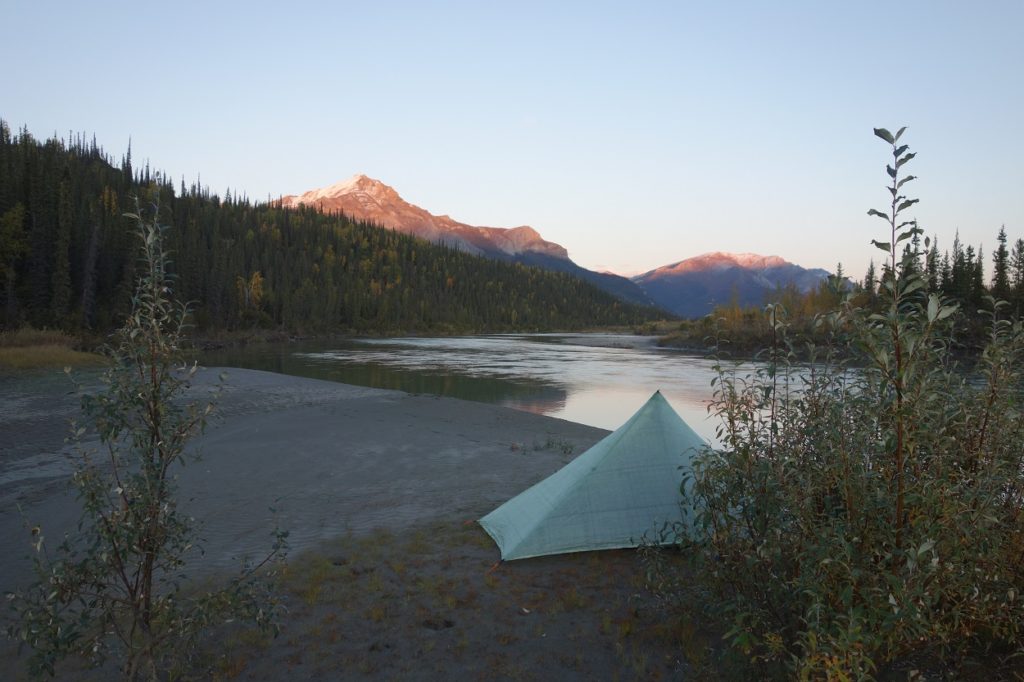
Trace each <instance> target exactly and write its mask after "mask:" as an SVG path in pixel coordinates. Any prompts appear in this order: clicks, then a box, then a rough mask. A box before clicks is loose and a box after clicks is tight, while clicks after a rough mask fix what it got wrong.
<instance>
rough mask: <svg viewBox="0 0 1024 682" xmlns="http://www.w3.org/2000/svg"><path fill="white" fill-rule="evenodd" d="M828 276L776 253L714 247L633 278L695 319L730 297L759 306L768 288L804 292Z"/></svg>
mask: <svg viewBox="0 0 1024 682" xmlns="http://www.w3.org/2000/svg"><path fill="white" fill-rule="evenodd" d="M826 277H828V273H827V272H825V271H824V270H818V269H814V270H807V269H805V268H802V267H800V266H799V265H796V264H794V263H790V262H789V261H787V260H784V259H782V258H780V257H779V256H762V255H760V254H757V253H728V252H724V251H713V252H711V253H703V254H701V255H699V256H694V257H693V258H687V259H686V260H681V261H678V262H676V263H672V264H671V265H665V266H662V267H660V268H657V269H655V270H651V271H650V272H646V273H644V274H642V275H639V276H638V277H634V278H633V281H634V282H636V283H637V284H639V285H640V286H641V287H642V288H643V289H644V290H645V291H647V293H648V294H649V295H650V296H651V298H653V299H654V301H655V302H656V303H657V304H658V305H660V306H662V307H663V308H666V309H668V310H671V311H672V312H675V313H677V314H679V315H682V316H683V317H699V316H701V315H706V314H707V313H709V312H711V309H712V308H713V307H714V306H715V305H718V304H721V303H726V302H727V301H730V300H735V301H737V302H738V303H739V304H740V305H759V304H761V303H763V302H764V300H765V297H766V296H767V295H768V294H769V293H771V292H772V291H774V290H776V289H778V288H780V287H785V286H794V287H796V288H797V289H798V290H800V291H809V290H810V289H812V288H814V287H815V286H818V284H819V283H820V282H821V281H822V280H823V279H825V278H826Z"/></svg>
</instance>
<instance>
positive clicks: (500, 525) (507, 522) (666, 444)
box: [480, 392, 704, 560]
mask: <svg viewBox="0 0 1024 682" xmlns="http://www.w3.org/2000/svg"><path fill="white" fill-rule="evenodd" d="M703 445H704V441H703V440H702V439H701V437H700V436H698V435H697V434H696V433H694V432H693V429H691V428H690V427H689V426H687V425H686V422H684V421H683V420H682V418H681V417H680V416H679V415H678V414H676V411H675V410H673V409H672V406H671V405H669V404H668V401H667V400H665V398H663V397H662V395H661V393H660V392H657V393H655V394H654V395H653V396H651V398H650V400H648V401H647V403H646V404H645V405H644V406H643V407H641V408H640V410H639V411H638V412H637V413H636V414H634V415H633V416H632V417H630V419H629V421H627V422H626V423H625V424H623V425H622V426H621V427H619V429H618V430H617V431H615V432H614V433H612V434H610V435H609V436H607V437H605V438H604V439H603V440H601V441H600V442H598V443H597V444H596V445H594V446H593V447H592V448H590V449H589V450H587V451H586V452H584V453H583V454H581V455H580V456H579V457H577V458H576V459H574V460H573V461H571V462H569V463H568V464H567V465H565V466H564V467H562V468H561V469H559V470H558V471H556V472H555V473H554V474H552V475H551V476H549V477H547V478H546V479H544V480H543V481H541V482H540V483H538V484H536V485H535V486H533V487H532V488H529V489H528V490H526V491H524V492H522V493H520V494H519V495H517V496H516V497H513V498H512V499H511V500H509V501H508V502H506V503H505V504H503V505H501V506H500V507H498V508H497V509H495V510H494V511H492V512H491V513H490V514H488V515H487V516H485V517H483V518H482V519H480V525H481V526H483V527H484V530H486V531H487V532H488V533H489V534H490V536H491V537H492V538H494V541H495V542H496V543H498V547H499V548H500V549H501V558H502V559H506V560H508V559H525V558H527V557H534V556H543V555H545V554H563V553H567V552H584V551H588V550H594V549H614V548H618V547H636V546H637V545H638V544H639V543H640V541H641V539H643V537H644V536H645V535H647V536H648V537H649V538H650V537H651V536H652V534H654V533H656V532H657V531H658V530H659V529H660V528H661V527H662V525H663V524H665V523H675V522H679V521H682V519H683V516H682V510H681V507H680V502H682V496H681V494H680V492H679V487H680V484H681V483H682V480H683V472H682V471H681V470H680V467H683V466H686V465H688V464H689V462H690V458H691V457H692V456H693V454H694V453H695V452H696V451H697V450H699V449H700V448H701V447H702V446H703ZM652 539H653V538H652Z"/></svg>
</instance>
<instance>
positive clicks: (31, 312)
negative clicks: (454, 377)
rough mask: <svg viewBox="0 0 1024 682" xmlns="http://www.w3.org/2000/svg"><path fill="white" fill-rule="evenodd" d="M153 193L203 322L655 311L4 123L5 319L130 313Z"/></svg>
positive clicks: (424, 323) (47, 320)
mask: <svg viewBox="0 0 1024 682" xmlns="http://www.w3.org/2000/svg"><path fill="white" fill-rule="evenodd" d="M136 197H138V198H139V200H140V202H142V208H143V210H145V211H150V210H152V204H153V203H154V200H155V199H156V198H157V197H158V198H159V206H160V209H159V210H160V222H161V223H163V224H166V225H169V226H170V228H171V229H170V230H168V232H167V233H166V239H167V243H168V245H169V247H170V248H171V250H172V251H173V256H172V258H173V261H174V263H173V269H174V272H175V274H176V276H177V287H178V291H177V292H176V295H177V297H178V298H179V299H182V300H191V301H194V308H195V319H196V323H197V325H198V326H199V327H200V328H201V329H204V330H218V329H231V328H239V327H251V326H260V327H267V328H270V327H274V328H284V329H287V330H291V331H300V332H308V331H327V330H335V331H355V332H403V331H419V332H453V331H502V330H533V329H555V328H563V329H567V328H578V327H582V326H588V325H608V324H634V323H637V322H641V321H644V320H647V319H652V318H654V317H656V316H658V315H659V311H656V310H654V309H652V308H643V307H638V306H632V305H628V304H625V303H622V302H620V301H618V300H616V299H615V298H613V297H612V296H611V295H609V294H606V293H604V292H602V291H600V290H598V289H597V288H595V287H594V286H592V285H590V284H587V283H586V282H583V281H582V280H580V279H578V278H575V277H572V276H570V275H566V274H560V273H553V272H546V271H543V270H540V269H538V268H532V267H526V266H523V265H518V264H510V263H502V262H496V261H492V260H488V259H484V258H479V257H476V256H470V255H467V254H464V253H461V252H458V251H456V250H454V249H451V248H447V247H443V246H437V245H433V244H429V243H427V242H424V241H420V240H418V239H415V238H412V237H408V236H404V235H401V234H397V233H395V232H392V231H390V230H383V229H380V228H378V227H375V226H373V225H367V224H363V223H358V222H355V221H352V220H349V219H347V218H345V217H344V216H341V217H339V216H337V215H323V214H321V213H319V212H317V211H315V210H312V209H305V208H302V209H285V208H280V207H275V206H272V205H268V204H265V203H253V202H251V201H249V200H248V199H245V198H238V197H232V196H231V195H230V193H228V194H227V195H226V196H225V197H224V198H223V199H221V198H220V197H218V196H216V195H213V194H211V193H210V192H209V190H208V189H205V188H203V187H202V186H201V185H200V184H199V183H198V182H197V183H193V184H191V185H190V186H188V187H186V186H185V183H184V181H181V182H180V183H179V185H178V186H177V187H176V186H175V185H174V184H173V183H172V182H170V181H168V180H167V178H165V177H164V176H163V175H162V174H160V173H154V172H151V171H150V169H149V167H148V165H147V166H146V167H145V168H142V169H137V168H133V167H132V161H131V153H130V151H129V153H128V155H127V157H126V158H123V159H122V160H121V161H120V163H119V164H114V163H112V162H111V160H110V159H109V158H108V157H107V156H106V155H105V154H104V152H103V151H102V149H101V148H99V147H98V146H97V144H96V141H95V139H93V140H91V141H87V140H86V139H85V138H83V137H72V136H69V138H68V140H66V141H63V140H59V139H50V140H47V141H45V142H41V141H38V140H36V139H34V138H33V137H32V136H31V135H30V134H29V133H28V132H27V131H25V130H22V131H20V132H19V133H16V134H12V132H11V131H10V129H9V127H8V126H7V125H6V124H5V123H3V122H2V121H0V266H2V268H3V278H2V281H0V287H2V291H3V299H2V300H3V304H2V306H0V322H2V325H3V326H4V327H6V328H13V327H17V326H18V325H20V324H25V323H28V324H31V325H34V326H36V327H61V328H66V329H72V330H73V329H93V330H99V331H102V330H108V329H111V328H113V327H114V326H116V325H118V324H119V322H120V320H121V319H122V316H123V315H124V314H125V313H126V312H127V310H128V308H129V303H130V300H129V298H130V295H131V292H132V290H133V285H134V280H135V274H136V273H135V267H136V254H137V252H138V251H137V244H136V243H135V241H134V240H135V239H136V237H135V234H134V232H133V231H132V230H131V222H130V221H129V220H127V219H126V218H125V217H124V214H125V213H126V212H131V211H134V210H135V198H136Z"/></svg>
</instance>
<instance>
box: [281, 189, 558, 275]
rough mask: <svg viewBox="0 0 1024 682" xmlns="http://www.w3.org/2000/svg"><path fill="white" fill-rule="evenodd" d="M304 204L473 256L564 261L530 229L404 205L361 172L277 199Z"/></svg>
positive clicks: (549, 244) (404, 202)
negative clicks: (486, 223)
mask: <svg viewBox="0 0 1024 682" xmlns="http://www.w3.org/2000/svg"><path fill="white" fill-rule="evenodd" d="M300 204H306V205H308V206H316V207H318V208H322V209H323V210H324V211H328V212H330V211H337V212H341V213H344V214H345V215H347V216H349V217H352V218H355V219H356V220H365V221H369V222H373V223H376V224H377V225H382V226H384V227H388V228H391V229H393V230H398V231H399V232H405V233H407V234H411V235H414V236H416V237H420V238H421V239H427V240H429V241H434V242H444V243H446V244H449V245H451V246H455V247H456V248H458V249H461V250H463V251H467V252H469V253H472V254H476V255H485V256H486V255H489V256H499V255H500V256H502V257H508V256H517V255H519V254H527V253H532V254H539V255H543V256H549V257H552V258H557V259H561V260H568V259H569V253H568V252H567V251H566V250H565V249H564V248H563V247H562V246H560V245H558V244H555V243H552V242H549V241H546V240H545V239H543V238H542V237H541V236H540V234H538V233H537V231H536V230H534V229H533V228H532V227H528V226H522V227H516V228H511V229H508V228H502V227H476V226H473V225H467V224H465V223H460V222H458V221H456V220H454V219H452V218H451V217H449V216H447V215H434V214H432V213H430V212H429V211H427V210H425V209H422V208H420V207H419V206H416V205H414V204H410V203H409V202H407V201H405V200H404V199H402V197H400V196H399V195H398V192H396V191H395V190H394V189H393V188H392V187H389V186H388V185H386V184H384V183H383V182H381V181H380V180H376V179H374V178H371V177H369V176H367V175H364V174H362V173H356V174H355V175H353V176H351V177H350V178H347V179H345V180H342V181H340V182H336V183H334V184H333V185H328V186H327V187H321V188H319V189H313V190H310V191H308V192H304V193H302V194H300V195H294V194H291V195H288V196H285V197H282V198H281V205H282V206H291V207H294V206H298V205H300Z"/></svg>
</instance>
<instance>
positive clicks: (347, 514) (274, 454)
mask: <svg viewBox="0 0 1024 682" xmlns="http://www.w3.org/2000/svg"><path fill="white" fill-rule="evenodd" d="M221 372H223V373H225V375H226V381H225V383H224V385H223V389H222V393H221V397H220V400H219V405H218V409H217V412H216V417H215V419H214V420H212V421H211V423H210V424H209V425H208V428H207V430H206V433H205V434H204V435H203V436H202V437H200V438H198V439H197V440H196V442H195V448H196V450H197V452H198V453H199V455H200V458H199V460H198V461H194V462H190V463H189V464H188V465H187V466H185V467H184V468H182V469H180V470H179V479H178V483H179V485H180V495H179V499H180V500H181V506H182V509H183V510H186V511H187V512H188V513H189V514H190V515H192V516H193V517H194V518H195V519H196V520H197V521H198V523H199V526H200V529H201V536H202V538H203V539H204V541H205V542H204V546H205V550H206V556H205V557H204V558H203V560H202V568H203V570H221V569H228V568H231V567H233V566H235V565H237V564H238V562H239V561H240V560H242V559H243V558H244V557H246V556H255V555H257V554H259V553H260V552H262V551H265V549H266V548H267V547H268V546H269V544H270V533H271V532H272V530H273V528H274V526H275V524H278V525H280V527H282V528H286V529H288V531H289V533H290V536H289V542H290V544H291V546H292V549H293V551H295V550H301V549H304V548H307V547H311V546H313V545H315V544H316V543H317V542H319V541H322V540H325V539H330V538H334V537H338V536H340V535H344V534H359V533H362V532H366V531H370V530H372V529H375V528H388V529H390V530H392V531H400V530H401V529H403V528H407V527H410V526H412V525H417V524H423V523H425V522H429V521H436V520H440V519H458V520H473V519H476V518H477V517H478V516H479V515H481V514H482V513H486V512H487V511H489V510H490V509H491V508H493V507H494V506H497V505H498V504H501V503H502V502H503V501H504V500H506V499H507V498H509V497H511V496H512V495H515V494H516V493H517V492H519V491H521V490H522V489H524V488H525V487H528V486H529V485H532V484H533V483H534V482H536V481H537V480H540V479H541V478H543V477H544V476H547V475H548V474H550V473H551V472H553V471H555V470H556V469H557V468H559V467H560V466H562V465H563V464H564V463H565V462H566V461H568V459H569V458H570V457H571V456H572V454H570V453H576V454H578V453H580V452H582V451H583V450H584V449H586V448H587V447H589V446H590V445H591V444H592V443H594V442H596V441H597V440H598V439H600V438H601V437H602V436H603V435H604V433H605V432H603V431H601V430H600V429H595V428H591V427H587V426H582V425H579V424H573V423H571V422H566V421H562V420H557V419H550V418H547V417H542V416H537V415H533V414H529V413H526V412H519V411H516V410H511V409H506V408H501V407H495V406H491V405H485V404H481V403H473V402H468V401H461V400H454V399H450V398H439V397H434V396H417V395H409V394H406V393H401V392H397V391H385V390H378V389H370V388H362V387H356V386H349V385H345V384H339V383H332V382H326V381H317V380H313V379H303V378H296V377H289V376H284V375H280V374H272V373H268V372H258V371H253V370H242V369H230V370H220V369H216V368H211V369H203V370H201V371H200V372H199V373H198V375H197V377H196V380H195V382H194V385H193V391H194V392H195V393H196V394H197V395H198V396H202V395H204V394H207V393H208V392H209V391H211V390H213V388H214V387H215V385H216V384H217V382H218V376H219V375H220V374H221ZM31 386H32V384H31V383H30V382H29V383H27V384H26V385H24V386H22V387H21V390H22V392H21V393H19V392H18V391H16V390H15V387H11V388H8V389H5V395H4V399H5V403H6V404H7V407H6V409H5V414H4V415H3V428H2V430H0V452H2V453H4V455H3V460H2V461H0V518H2V522H0V523H2V532H0V575H2V576H3V585H2V586H0V587H2V588H3V590H5V591H6V590H9V589H11V588H13V587H16V586H18V585H19V584H23V581H24V580H25V579H26V578H27V576H28V575H29V573H28V571H27V569H28V562H27V561H26V559H25V556H26V553H27V550H28V540H29V536H28V533H27V531H26V530H25V523H26V522H27V523H30V524H32V525H40V526H41V527H42V528H43V529H44V533H45V535H46V537H47V538H48V539H53V540H55V539H56V538H59V537H60V536H61V535H62V534H63V532H65V531H66V530H69V529H71V527H72V525H73V523H74V522H75V521H76V519H77V513H78V512H77V505H76V503H75V500H74V497H73V495H72V494H70V493H69V491H68V490H67V486H66V481H67V478H68V476H69V474H70V472H71V462H70V460H69V458H68V454H69V450H70V448H65V447H64V446H63V442H62V441H63V437H64V435H66V434H67V432H68V426H67V424H68V420H69V419H70V418H72V417H74V416H76V405H77V398H76V397H75V396H73V395H70V394H69V393H68V389H69V388H70V386H69V385H68V384H65V383H63V382H60V381H58V382H52V381H47V382H46V383H45V384H44V386H45V388H46V389H47V390H48V391H49V393H48V394H47V393H44V394H42V395H37V396H32V395H31V394H27V393H25V392H24V391H26V390H28V389H30V388H31ZM33 397H35V398H36V399H37V400H39V401H40V402H42V403H43V404H33ZM91 445H93V444H92V443H89V442H88V441H87V442H86V443H85V446H86V447H89V446H91ZM32 448H36V449H37V450H38V451H36V452H31V451H30V450H31V449H32ZM26 450H29V452H26ZM271 507H273V508H274V509H276V513H272V512H271V511H270V509H271Z"/></svg>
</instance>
